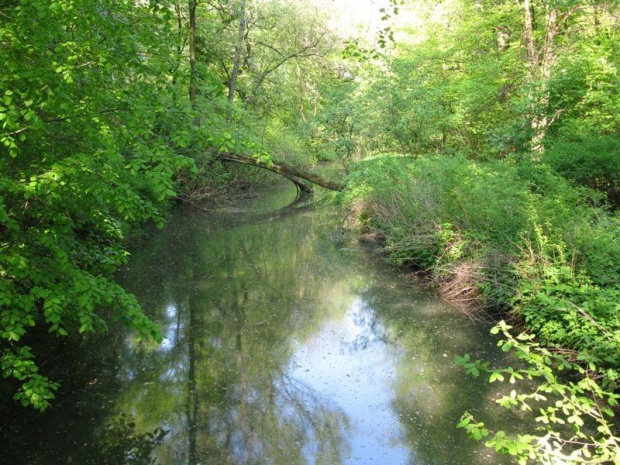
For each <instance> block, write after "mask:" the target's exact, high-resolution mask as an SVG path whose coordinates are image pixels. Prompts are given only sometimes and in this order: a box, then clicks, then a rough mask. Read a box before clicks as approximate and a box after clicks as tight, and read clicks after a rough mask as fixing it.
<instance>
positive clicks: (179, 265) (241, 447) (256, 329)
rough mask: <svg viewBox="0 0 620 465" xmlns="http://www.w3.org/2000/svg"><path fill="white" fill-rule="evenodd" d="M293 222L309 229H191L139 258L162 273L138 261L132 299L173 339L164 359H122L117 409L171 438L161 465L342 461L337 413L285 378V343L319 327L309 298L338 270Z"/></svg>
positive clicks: (342, 425) (159, 355) (158, 355)
mask: <svg viewBox="0 0 620 465" xmlns="http://www.w3.org/2000/svg"><path fill="white" fill-rule="evenodd" d="M293 221H295V222H298V223H299V222H300V221H302V222H305V223H306V225H305V226H306V227H304V226H303V225H299V224H297V225H295V227H294V228H293V227H291V228H287V227H286V226H285V225H283V224H282V223H281V222H279V223H263V224H259V225H241V226H239V227H236V228H233V229H230V228H229V229H226V230H219V231H218V230H217V228H214V231H213V232H212V233H211V234H210V235H208V236H207V235H205V234H204V229H206V228H211V227H212V225H209V224H208V223H207V222H202V221H201V220H200V219H198V220H197V221H195V222H194V223H193V224H192V225H191V227H185V228H184V229H182V230H181V231H179V229H178V228H176V229H175V230H171V231H172V234H171V236H169V237H166V238H164V239H163V240H162V242H161V244H158V247H156V248H155V250H154V252H151V253H150V254H149V253H148V252H147V253H146V254H147V255H143V257H145V256H147V257H148V256H150V257H154V256H156V257H157V259H156V262H158V263H164V264H165V266H164V267H163V268H158V267H157V266H153V265H149V263H150V260H148V259H147V260H145V261H146V263H136V262H134V263H135V264H134V266H137V267H139V268H142V269H144V268H150V271H151V272H152V273H150V279H151V281H150V283H149V285H148V286H147V289H146V290H145V292H144V293H141V292H140V290H139V289H138V292H137V293H138V296H139V297H140V298H141V300H143V299H144V300H143V301H146V302H148V304H147V307H148V308H151V309H153V310H156V311H157V312H158V315H157V316H156V318H158V319H159V320H160V323H161V324H162V325H163V327H164V329H165V331H166V334H167V336H169V337H168V346H167V347H166V350H156V351H151V352H149V353H145V354H141V357H136V356H135V355H134V356H132V355H131V354H128V357H127V359H126V360H127V365H126V366H127V368H126V370H125V373H126V375H127V378H128V380H129V379H131V383H130V384H129V386H130V389H129V390H128V392H127V395H126V396H125V397H124V399H123V404H124V407H123V408H124V409H131V411H135V412H136V415H137V416H138V417H141V419H142V426H143V427H144V428H149V427H152V426H156V425H166V428H168V429H170V434H169V437H168V438H166V441H165V442H164V444H162V446H160V447H159V449H158V451H157V454H158V457H159V458H160V460H161V462H162V463H184V462H185V463H190V464H191V463H200V462H201V461H204V460H206V459H208V460H209V463H221V464H226V463H235V464H252V463H266V462H267V463H283V464H284V463H286V464H296V463H306V461H307V457H306V456H312V457H313V459H312V461H313V462H314V463H339V462H340V461H341V457H340V454H341V452H342V450H343V448H342V441H343V432H344V430H345V429H346V428H347V422H346V418H345V417H344V415H343V413H342V412H341V411H340V410H338V409H337V408H335V407H334V406H332V405H329V404H326V403H325V402H322V401H321V399H320V398H319V397H317V396H316V395H314V393H313V392H312V390H311V389H309V388H308V387H307V386H304V385H302V384H300V383H299V382H297V381H295V380H292V379H290V378H289V377H288V376H287V375H286V373H285V371H284V370H283V367H284V366H285V364H286V362H287V361H288V360H289V358H290V356H291V352H292V344H291V338H292V337H293V336H296V337H301V338H303V337H304V333H307V332H309V331H310V324H311V323H312V321H313V320H314V319H316V318H317V317H319V316H318V315H317V312H316V311H315V307H316V302H314V300H313V299H314V298H313V297H311V296H312V295H315V294H316V291H317V289H319V293H320V288H321V286H325V281H324V276H325V275H326V274H328V271H329V272H330V273H331V272H333V266H334V261H333V260H331V258H332V257H330V254H333V253H334V250H333V247H330V246H329V245H327V246H323V248H322V247H321V245H317V240H316V238H315V237H314V234H315V233H314V232H313V229H312V225H313V222H314V219H313V218H312V217H311V216H305V217H297V218H296V219H294V220H293ZM284 222H286V220H284ZM177 226H178V225H177ZM160 240H161V239H160ZM171 245H172V246H171ZM138 260H140V258H138ZM130 279H131V277H130ZM138 287H139V286H138V285H137V284H136V288H138ZM151 289H153V290H155V289H159V291H160V292H152V290H151ZM309 290H312V292H309ZM161 291H163V292H161ZM171 308H174V309H175V310H174V312H172V311H169V312H168V314H166V309H168V310H170V309H171ZM149 383H151V384H149ZM138 386H139V387H138ZM160 400H161V401H163V404H164V406H165V407H162V406H161V404H160V403H159V401H160Z"/></svg>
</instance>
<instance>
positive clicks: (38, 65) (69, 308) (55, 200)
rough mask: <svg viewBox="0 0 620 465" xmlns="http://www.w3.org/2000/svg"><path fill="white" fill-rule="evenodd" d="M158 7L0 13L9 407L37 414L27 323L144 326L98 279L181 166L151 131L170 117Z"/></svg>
mask: <svg viewBox="0 0 620 465" xmlns="http://www.w3.org/2000/svg"><path fill="white" fill-rule="evenodd" d="M167 21H168V20H167V11H166V10H163V9H160V8H159V7H157V6H136V5H135V4H134V2H129V1H128V2H118V1H103V0H102V1H98V2H91V1H78V0H75V1H54V2H47V1H24V2H11V4H9V5H6V6H4V7H3V8H2V10H0V43H1V46H0V61H2V63H3V66H4V68H3V72H2V74H1V75H0V89H1V94H2V96H1V104H0V126H1V135H0V137H1V142H2V145H1V147H0V154H1V159H0V174H1V178H0V201H1V204H0V232H1V236H0V251H1V255H0V275H1V276H2V280H1V282H0V295H1V298H0V337H1V339H2V353H1V360H2V372H3V375H4V377H5V378H13V379H15V380H16V381H17V383H16V387H17V388H18V393H17V394H16V396H15V397H16V399H18V400H20V401H21V403H22V404H23V405H33V406H34V407H35V408H38V409H45V408H46V407H47V406H48V405H49V400H50V398H52V397H53V391H54V390H55V388H56V387H57V384H56V383H53V382H50V381H49V380H48V379H47V378H46V377H45V376H43V375H42V374H40V373H39V369H38V367H37V365H36V364H35V362H34V357H35V354H34V353H33V352H32V350H31V348H30V343H29V341H31V340H32V338H33V336H32V335H31V333H32V328H33V327H34V328H38V327H41V328H42V329H45V330H46V331H47V332H49V333H52V334H56V335H58V336H60V337H63V336H67V335H68V334H70V333H75V332H79V333H88V332H91V331H96V330H101V329H103V328H105V326H106V323H105V322H104V321H103V320H102V319H101V318H100V316H99V310H100V309H101V308H103V307H105V308H110V309H113V310H114V312H115V315H116V317H117V318H121V319H123V320H124V321H126V322H127V323H128V324H129V325H130V326H132V327H134V328H136V329H137V330H139V331H140V333H141V334H142V335H143V336H145V337H151V336H155V337H157V336H158V330H157V328H155V327H154V326H153V325H152V324H151V323H150V321H149V320H148V319H147V318H146V317H145V316H144V315H143V313H142V311H141V310H140V307H139V305H138V303H137V302H136V300H135V298H134V297H133V296H131V295H128V294H126V293H125V292H124V291H123V289H121V288H120V287H119V286H118V285H117V284H115V283H114V281H113V280H112V279H111V276H112V273H113V272H114V270H115V269H117V268H118V266H120V265H122V264H123V263H125V262H126V260H127V253H126V252H125V251H124V250H123V248H122V241H123V236H124V234H125V231H126V226H127V225H128V224H130V223H135V222H139V221H147V220H151V221H155V222H158V223H160V222H161V221H162V220H161V216H160V213H159V212H158V207H157V204H158V203H160V202H162V201H164V200H165V199H167V198H169V197H171V196H173V195H174V192H173V190H172V187H173V180H172V177H173V173H174V172H175V171H176V170H179V169H181V168H184V167H188V163H187V162H186V160H185V158H184V157H182V156H177V155H175V154H174V153H173V151H172V150H171V148H170V144H169V141H168V140H166V139H165V138H163V137H162V136H161V135H160V134H158V131H157V129H158V125H159V124H160V122H161V121H162V120H163V119H164V118H165V114H166V112H167V111H171V110H172V109H173V108H174V92H173V89H171V87H170V82H169V81H167V80H163V79H161V75H162V74H167V73H168V72H169V69H170V68H171V66H173V64H174V42H173V41H171V40H170V39H171V38H170V36H169V31H168V30H167V29H166V28H165V26H162V25H165V24H166V23H167Z"/></svg>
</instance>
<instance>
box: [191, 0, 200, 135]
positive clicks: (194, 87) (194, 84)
mask: <svg viewBox="0 0 620 465" xmlns="http://www.w3.org/2000/svg"><path fill="white" fill-rule="evenodd" d="M197 3H198V2H197V0H190V2H189V69H190V76H189V101H190V104H191V106H192V110H193V111H194V112H196V116H195V123H196V125H199V124H200V118H199V117H198V113H197V112H198V105H197V104H196V96H197V95H198V72H197V70H196V6H197Z"/></svg>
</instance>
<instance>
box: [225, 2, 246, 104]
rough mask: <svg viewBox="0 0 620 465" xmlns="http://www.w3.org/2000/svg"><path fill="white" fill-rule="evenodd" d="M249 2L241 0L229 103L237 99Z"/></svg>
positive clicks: (229, 87) (229, 88) (229, 86)
mask: <svg viewBox="0 0 620 465" xmlns="http://www.w3.org/2000/svg"><path fill="white" fill-rule="evenodd" d="M246 3H247V0H241V1H240V4H239V7H240V11H239V31H238V33H237V45H236V47H235V58H234V60H233V69H232V73H231V75H230V83H229V85H228V101H229V102H232V101H233V100H234V99H235V88H236V87H237V76H239V67H240V65H241V54H242V52H243V38H244V36H245V7H246Z"/></svg>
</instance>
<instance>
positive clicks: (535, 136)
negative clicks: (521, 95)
mask: <svg viewBox="0 0 620 465" xmlns="http://www.w3.org/2000/svg"><path fill="white" fill-rule="evenodd" d="M523 10H524V23H523V40H524V42H525V51H526V65H527V69H528V79H529V86H530V90H529V99H530V108H531V116H530V117H531V121H530V125H531V128H532V138H531V141H530V147H531V153H532V159H535V160H538V159H540V158H541V157H542V155H543V154H544V151H545V138H546V136H547V131H548V129H549V126H550V125H551V123H552V122H553V118H550V117H549V103H550V89H549V81H550V80H551V72H552V69H553V63H554V61H555V56H554V48H553V45H554V40H555V36H556V35H557V33H558V10H557V9H556V8H553V7H549V6H547V7H546V15H545V36H544V38H543V42H542V44H536V41H535V40H534V27H535V26H534V7H533V5H532V1H531V0H523Z"/></svg>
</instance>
